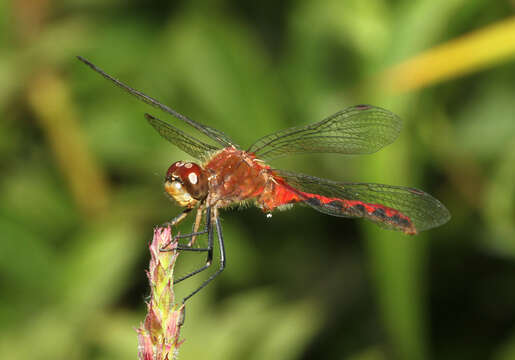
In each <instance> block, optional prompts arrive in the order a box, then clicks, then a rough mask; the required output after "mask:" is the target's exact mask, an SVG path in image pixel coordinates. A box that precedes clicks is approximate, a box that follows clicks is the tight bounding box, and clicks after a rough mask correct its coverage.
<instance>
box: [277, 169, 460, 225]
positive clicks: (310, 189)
mask: <svg viewBox="0 0 515 360" xmlns="http://www.w3.org/2000/svg"><path fill="white" fill-rule="evenodd" d="M274 172H276V173H277V174H278V175H279V176H281V177H282V178H283V179H284V180H285V181H286V182H287V183H288V184H289V185H290V186H292V187H293V188H295V189H298V190H300V191H302V192H304V193H305V197H306V200H305V203H306V204H307V205H309V206H311V207H313V208H314V209H316V210H318V211H320V212H323V213H325V214H329V215H333V216H344V217H364V218H367V219H369V220H372V221H374V222H375V223H378V224H379V225H383V226H385V227H387V228H394V229H397V230H403V231H404V229H403V228H402V226H401V225H403V224H402V222H403V219H404V217H407V218H408V220H409V222H411V223H412V224H413V225H414V227H415V230H416V232H419V231H423V230H428V229H431V228H434V227H437V226H440V225H442V224H444V223H446V222H447V221H449V219H450V218H451V215H450V213H449V211H448V210H447V209H446V208H445V206H444V205H443V204H442V203H441V202H440V201H438V200H437V199H435V198H434V197H432V196H431V195H429V194H427V193H425V192H423V191H421V190H418V189H413V188H408V187H402V186H392V185H382V184H369V183H345V182H335V181H330V180H325V179H319V178H316V177H313V176H309V175H303V174H296V173H291V172H286V171H283V170H274ZM309 194H317V195H321V196H318V197H316V196H315V197H310V196H309ZM335 200H340V201H335ZM392 210H394V211H392ZM397 214H398V215H397ZM396 216H397V219H395V217H396ZM392 220H396V221H395V222H394V221H392ZM396 223H398V224H396ZM396 225H399V226H396ZM404 225H406V226H408V225H410V224H407V223H406V224H404Z"/></svg>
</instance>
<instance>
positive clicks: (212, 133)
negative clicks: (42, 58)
mask: <svg viewBox="0 0 515 360" xmlns="http://www.w3.org/2000/svg"><path fill="white" fill-rule="evenodd" d="M77 58H78V59H79V60H80V61H82V62H83V63H84V64H86V65H88V66H89V67H90V68H91V69H93V70H94V71H96V72H97V73H99V74H100V75H102V76H103V77H105V78H106V79H107V80H109V81H111V82H112V83H114V84H115V85H116V86H118V87H119V88H121V89H123V90H125V91H127V92H128V93H129V94H131V95H133V96H135V97H136V98H138V99H139V100H141V101H143V102H144V103H147V104H149V105H152V106H154V107H156V108H158V109H161V110H162V111H164V112H166V113H168V114H170V115H172V116H174V117H175V118H177V119H179V120H182V121H184V122H185V123H186V124H188V125H190V126H192V127H194V128H195V129H197V130H198V131H200V132H202V133H203V134H205V135H206V136H207V137H209V138H210V139H212V140H213V141H216V142H217V143H218V144H220V145H222V146H223V147H228V146H234V147H236V148H238V146H237V145H236V144H235V143H234V142H233V141H232V140H231V139H230V138H229V137H228V136H227V135H226V134H225V133H223V132H222V131H219V130H216V129H213V128H211V127H209V126H206V125H201V124H199V123H198V122H196V121H193V120H191V119H190V118H188V117H187V116H184V115H182V114H180V113H178V112H177V111H175V110H173V109H172V108H170V107H168V106H166V105H163V104H161V103H160V102H159V101H157V100H156V99H154V98H151V97H150V96H148V95H145V94H143V93H142V92H140V91H138V90H135V89H133V88H131V87H130V86H128V85H126V84H124V83H123V82H121V81H120V80H118V79H115V78H114V77H112V76H111V75H109V74H107V73H106V72H104V71H103V70H102V69H100V68H99V67H97V66H96V65H94V64H92V63H91V62H89V61H88V60H86V59H84V58H83V57H81V56H77ZM184 135H185V134H184ZM186 136H187V135H186Z"/></svg>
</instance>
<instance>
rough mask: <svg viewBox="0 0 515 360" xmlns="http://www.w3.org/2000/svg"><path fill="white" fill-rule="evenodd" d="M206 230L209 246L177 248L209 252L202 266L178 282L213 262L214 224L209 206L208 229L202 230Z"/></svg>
mask: <svg viewBox="0 0 515 360" xmlns="http://www.w3.org/2000/svg"><path fill="white" fill-rule="evenodd" d="M206 232H207V238H208V244H207V248H193V247H190V246H180V247H177V250H181V251H184V250H185V251H197V252H199V251H204V252H207V257H206V262H205V264H204V265H203V266H202V267H200V268H198V269H196V270H194V271H192V272H190V273H189V274H187V275H184V276H183V277H181V278H179V279H177V280H175V283H176V284H177V283H179V282H181V281H183V280H186V279H188V278H190V277H192V276H193V275H196V274H198V273H200V272H202V271H204V270H206V269H207V268H209V267H210V266H211V264H212V262H213V225H212V221H211V208H209V207H208V208H206V230H204V231H202V232H201V233H206ZM188 235H191V234H188ZM197 235H198V232H197Z"/></svg>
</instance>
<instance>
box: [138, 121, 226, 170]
mask: <svg viewBox="0 0 515 360" xmlns="http://www.w3.org/2000/svg"><path fill="white" fill-rule="evenodd" d="M145 118H146V119H147V120H148V122H149V123H150V125H152V126H153V127H154V129H156V130H157V132H158V133H159V134H160V135H161V136H162V137H164V138H165V139H166V140H168V141H169V142H171V143H172V144H174V145H175V146H177V147H178V148H179V149H181V150H182V151H184V152H185V153H187V154H189V155H191V156H193V157H195V158H197V159H200V160H206V159H207V158H208V157H209V155H210V154H212V153H213V152H215V151H217V150H218V148H216V147H214V146H212V145H209V144H206V143H204V142H202V141H200V140H197V139H195V138H194V137H192V136H190V135H187V134H186V133H184V132H183V131H181V130H179V129H177V128H176V127H174V126H172V125H170V124H168V123H166V122H164V121H163V120H160V119H158V118H156V117H154V116H152V115H150V114H145Z"/></svg>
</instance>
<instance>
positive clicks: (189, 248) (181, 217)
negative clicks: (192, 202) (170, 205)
mask: <svg viewBox="0 0 515 360" xmlns="http://www.w3.org/2000/svg"><path fill="white" fill-rule="evenodd" d="M190 211H191V209H190V208H188V209H184V211H183V212H182V213H180V214H179V215H177V216H176V217H175V218H173V219H172V220H170V221H169V222H167V223H166V226H174V225H177V224H178V223H179V222H180V221H182V220H184V218H185V217H186V216H187V215H188V214H189V213H190ZM203 211H204V206H200V207H199V208H198V209H197V216H196V218H195V222H194V224H193V230H192V232H191V233H189V234H183V235H181V234H179V235H175V236H174V237H173V239H172V240H171V241H170V242H169V243H167V244H166V245H165V246H163V247H162V248H161V249H160V250H161V251H164V252H166V251H174V250H186V251H207V249H196V248H193V243H194V242H195V240H196V238H197V236H198V235H203V234H207V232H208V229H207V226H206V228H205V229H204V230H202V231H198V228H199V227H200V222H201V221H202V214H203ZM187 238H191V240H190V241H189V242H188V245H185V246H181V245H178V246H177V247H175V248H173V249H167V247H168V246H169V245H170V244H171V243H173V242H175V241H177V240H178V239H187Z"/></svg>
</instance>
